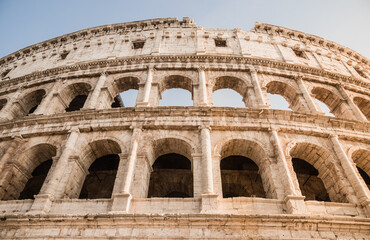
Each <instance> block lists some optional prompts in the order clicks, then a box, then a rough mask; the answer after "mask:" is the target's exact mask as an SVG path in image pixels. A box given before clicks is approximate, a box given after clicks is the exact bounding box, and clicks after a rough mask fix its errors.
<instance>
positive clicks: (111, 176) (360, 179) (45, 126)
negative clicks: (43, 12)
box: [0, 18, 370, 239]
mask: <svg viewBox="0 0 370 240" xmlns="http://www.w3.org/2000/svg"><path fill="white" fill-rule="evenodd" d="M0 64H1V65H0V73H1V74H2V75H1V77H2V79H1V81H0V109H1V110H0V121H1V122H0V131H1V134H0V198H1V200H2V201H0V215H1V221H2V224H1V226H0V236H1V238H3V239H14V238H22V239H35V238H42V237H49V238H51V239H57V238H58V239H77V238H84V239H101V238H102V237H111V238H112V239H116V238H117V239H119V238H122V237H127V238H132V239H142V238H149V239H150V238H161V239H162V238H163V239H167V238H168V239H171V238H179V237H183V238H189V239H197V238H199V239H206V238H219V239H225V238H243V237H246V236H248V237H250V238H258V237H260V238H275V239H276V238H287V239H288V238H289V239H298V238H327V239H336V238H340V239H353V238H355V239H365V238H366V236H368V235H369V234H370V230H369V229H370V221H369V218H368V217H369V216H370V193H369V185H368V184H369V182H368V178H369V175H370V133H369V126H370V125H369V119H370V115H369V113H370V110H369V109H370V95H369V89H370V87H369V85H370V81H369V78H370V67H369V61H368V59H366V58H364V57H363V56H361V55H359V54H358V53H356V52H354V51H352V50H350V49H348V48H345V47H343V46H340V45H338V44H336V43H333V42H330V41H327V40H324V39H322V38H319V37H316V36H312V35H308V34H305V33H302V32H298V31H294V30H290V29H286V28H282V27H278V26H273V25H268V24H260V23H256V25H255V27H254V28H253V29H252V30H251V31H250V32H246V31H243V30H241V29H233V30H227V29H226V30H225V29H206V28H202V27H200V26H197V25H196V24H195V23H193V20H192V19H189V18H184V19H183V21H178V20H177V19H172V18H171V19H153V20H147V21H139V22H131V23H122V24H114V25H106V26H101V27H95V28H90V29H85V30H81V31H78V32H75V33H71V34H67V35H64V36H61V37H57V38H54V39H51V40H48V41H45V42H42V43H39V44H35V45H32V46H30V47H27V48H24V49H22V50H20V51H18V52H15V53H13V54H11V55H9V56H6V57H4V58H2V59H1V60H0ZM172 88H181V89H184V90H187V91H189V92H190V93H191V96H192V100H193V106H189V107H160V106H158V105H159V100H160V99H161V97H162V93H163V92H164V91H165V90H168V89H172ZM130 89H136V90H138V95H137V99H136V104H135V107H130V108H128V107H122V105H121V104H122V103H121V102H120V99H119V97H117V96H118V94H119V93H121V92H123V91H126V90H130ZM219 89H232V90H235V91H236V92H237V93H239V94H240V95H241V96H242V98H243V102H244V104H245V107H243V108H227V107H214V106H213V92H214V91H216V90H219ZM268 93H271V94H279V95H281V96H282V97H284V98H285V100H286V101H287V102H288V103H289V105H290V108H291V109H292V111H284V110H275V109H272V108H271V105H270V102H269V98H268V96H267V94H268ZM315 98H316V99H318V100H320V101H322V102H323V103H325V104H326V105H327V106H328V108H329V109H330V111H331V113H332V114H333V115H334V116H335V117H328V116H325V114H324V113H323V112H322V111H321V109H320V107H319V106H318V104H317V102H316V101H315ZM112 104H113V105H112ZM115 104H116V105H115ZM120 105H121V107H119V106H120ZM112 106H115V107H112ZM117 106H118V107H117ZM159 159H161V160H159ZM225 159H228V160H227V161H229V162H226V160H225ZM49 160H50V161H49ZM157 160H158V161H157ZM302 160H303V161H304V162H305V163H302ZM223 161H224V162H226V163H225V164H224V163H222V162H223ZM51 162H52V163H51ZM47 163H48V164H50V163H51V165H48V164H47ZM180 163H181V164H180ZM305 164H307V165H305ZM149 187H150V188H151V190H150V191H149ZM148 192H150V194H149V195H150V196H149V197H148ZM32 196H34V197H32ZM107 196H110V197H107ZM151 196H156V197H151ZM157 196H159V197H157ZM29 198H31V199H29ZM33 198H34V199H33ZM25 222H26V223H25ZM40 225H41V226H43V227H42V228H41V229H40V227H39V226H40ZM92 225H94V226H92ZM66 226H68V227H66Z"/></svg>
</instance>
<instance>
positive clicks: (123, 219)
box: [2, 213, 370, 233]
mask: <svg viewBox="0 0 370 240" xmlns="http://www.w3.org/2000/svg"><path fill="white" fill-rule="evenodd" d="M2 217H3V218H5V220H4V222H3V223H2V227H3V228H18V227H19V224H20V222H21V224H22V225H24V226H40V224H41V225H42V226H44V228H49V227H54V228H55V227H61V226H62V227H65V226H66V224H67V225H68V226H69V227H71V226H75V227H76V228H85V227H86V225H91V220H92V219H94V220H95V222H94V224H95V225H96V226H99V227H100V228H104V229H107V228H109V227H113V228H117V227H119V226H121V227H122V226H130V225H132V224H134V225H135V226H136V227H147V226H153V224H154V225H155V226H156V227H157V228H158V226H161V228H163V227H174V226H176V227H177V228H181V226H186V227H188V226H192V225H194V226H196V227H209V225H210V223H212V226H214V227H216V226H220V227H222V228H226V229H227V228H229V227H232V228H243V229H244V228H246V226H247V227H248V228H266V227H267V228H271V227H273V228H275V229H285V230H286V229H295V230H297V229H304V230H307V229H311V230H313V231H320V230H326V231H327V230H329V229H330V230H331V231H341V232H357V233H368V232H369V230H368V229H369V225H370V222H369V221H370V220H369V219H368V218H360V217H356V218H354V217H340V216H336V217H331V216H323V215H320V216H307V215H289V214H264V215H262V214H258V215H257V214H253V215H245V214H243V215H242V214H240V215H238V214H204V213H202V214H89V215H88V216H87V215H78V214H69V215H65V214H64V215H57V214H47V215H31V214H29V215H19V214H6V215H2Z"/></svg>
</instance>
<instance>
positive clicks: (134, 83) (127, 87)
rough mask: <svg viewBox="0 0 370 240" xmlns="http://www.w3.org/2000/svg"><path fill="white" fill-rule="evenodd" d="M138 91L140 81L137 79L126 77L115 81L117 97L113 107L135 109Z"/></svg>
mask: <svg viewBox="0 0 370 240" xmlns="http://www.w3.org/2000/svg"><path fill="white" fill-rule="evenodd" d="M138 89H139V79H138V78H136V77H124V78H120V79H117V80H115V81H114V91H115V97H114V99H113V102H112V104H111V107H112V108H119V107H135V105H136V99H137V94H138Z"/></svg>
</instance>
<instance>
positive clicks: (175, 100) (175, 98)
mask: <svg viewBox="0 0 370 240" xmlns="http://www.w3.org/2000/svg"><path fill="white" fill-rule="evenodd" d="M159 106H193V100H192V99H191V92H189V91H187V90H184V89H180V88H173V89H169V90H165V91H164V92H163V93H162V96H161V100H160V101H159Z"/></svg>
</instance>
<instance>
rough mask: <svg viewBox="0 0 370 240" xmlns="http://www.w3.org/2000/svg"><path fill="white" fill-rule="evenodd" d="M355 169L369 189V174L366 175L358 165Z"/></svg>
mask: <svg viewBox="0 0 370 240" xmlns="http://www.w3.org/2000/svg"><path fill="white" fill-rule="evenodd" d="M357 171H358V172H359V173H360V175H361V177H362V179H364V181H365V183H366V185H367V188H368V189H370V177H369V175H367V173H366V172H365V171H364V170H362V169H361V168H359V167H357Z"/></svg>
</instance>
